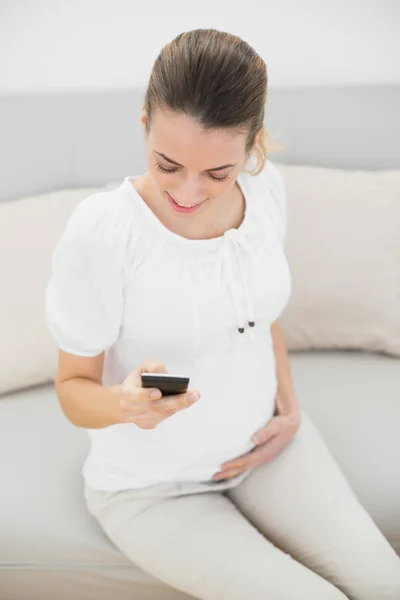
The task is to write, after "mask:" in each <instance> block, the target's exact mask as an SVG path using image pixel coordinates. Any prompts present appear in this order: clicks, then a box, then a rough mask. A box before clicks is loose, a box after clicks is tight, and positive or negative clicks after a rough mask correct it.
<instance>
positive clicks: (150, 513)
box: [85, 413, 400, 600]
mask: <svg viewBox="0 0 400 600" xmlns="http://www.w3.org/2000/svg"><path fill="white" fill-rule="evenodd" d="M85 497H86V502H87V507H88V510H89V512H90V513H91V514H92V515H94V516H95V517H96V519H97V520H98V522H99V524H100V526H101V527H102V529H103V530H104V532H105V533H106V535H107V536H108V537H109V539H110V540H111V541H112V542H113V543H114V544H115V546H117V547H118V548H119V549H120V550H121V552H122V553H123V554H125V555H126V556H127V557H128V558H129V559H130V560H131V561H133V562H134V563H135V564H136V565H138V566H139V567H141V568H142V569H143V570H145V571H147V572H148V573H151V574H152V575H153V576H155V577H157V578H158V579H160V580H162V581H163V582H164V583H166V584H168V585H170V586H172V587H175V588H177V589H179V590H181V591H183V592H186V593H187V594H189V595H192V596H193V597H194V598H199V599H204V600H211V599H212V600H345V599H346V598H348V599H351V600H399V599H400V559H399V557H398V556H397V554H396V553H395V552H394V550H393V548H392V547H391V546H390V544H389V543H388V542H387V540H386V539H385V538H384V537H383V535H382V533H381V532H380V531H379V529H378V528H377V526H376V525H375V523H374V522H373V521H372V519H371V517H370V516H369V515H368V513H367V512H366V511H365V509H364V508H363V507H362V506H361V504H360V503H359V501H358V499H357V498H356V496H355V495H354V493H353V492H352V490H351V489H350V487H349V485H348V483H347V482H346V480H345V478H344V476H343V474H342V472H341V470H340V469H339V467H338V465H337V463H336V462H335V461H334V459H333V457H332V456H331V454H330V453H329V451H328V449H327V447H326V445H325V444H324V442H323V440H322V439H321V437H320V435H319V433H318V432H317V430H316V429H315V427H314V425H313V423H312V421H311V420H310V418H309V417H308V416H307V415H305V414H304V413H303V414H302V422H301V426H300V429H299V430H298V432H297V434H296V436H295V438H294V439H293V441H292V442H291V443H290V444H289V445H288V446H287V447H286V448H285V449H284V450H283V451H282V452H281V453H280V454H279V455H278V456H277V457H276V458H275V459H274V460H272V461H271V462H270V463H268V464H265V465H262V466H260V467H257V468H255V469H254V470H252V471H251V472H250V473H249V474H247V476H246V477H245V478H244V479H243V478H241V479H239V480H237V481H230V482H228V481H226V482H219V483H218V484H216V483H212V482H209V483H201V484H178V483H177V484H172V485H169V484H168V485H167V484H165V485H159V486H153V487H151V488H147V489H145V490H126V491H121V492H103V491H98V490H93V489H90V488H89V487H88V486H86V488H85Z"/></svg>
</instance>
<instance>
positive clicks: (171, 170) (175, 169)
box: [157, 163, 230, 181]
mask: <svg viewBox="0 0 400 600" xmlns="http://www.w3.org/2000/svg"><path fill="white" fill-rule="evenodd" d="M157 169H158V170H159V171H160V172H161V173H165V174H166V175H167V174H168V173H176V172H177V171H178V168H177V167H175V168H174V169H165V168H164V167H162V166H161V165H160V164H159V163H157ZM229 175H230V174H229V173H228V175H225V176H224V177H214V175H211V173H208V176H209V177H210V179H212V180H213V181H226V180H227V179H229Z"/></svg>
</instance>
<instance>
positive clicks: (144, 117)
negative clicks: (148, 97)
mask: <svg viewBox="0 0 400 600" xmlns="http://www.w3.org/2000/svg"><path fill="white" fill-rule="evenodd" d="M140 123H141V125H142V129H143V133H144V135H145V137H146V134H147V132H146V123H147V113H146V109H145V106H144V104H143V105H142V114H141V115H140Z"/></svg>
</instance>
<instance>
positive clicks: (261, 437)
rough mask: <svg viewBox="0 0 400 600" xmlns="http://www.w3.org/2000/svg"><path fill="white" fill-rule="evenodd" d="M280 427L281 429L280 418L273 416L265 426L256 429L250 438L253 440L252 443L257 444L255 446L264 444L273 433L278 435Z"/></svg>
mask: <svg viewBox="0 0 400 600" xmlns="http://www.w3.org/2000/svg"><path fill="white" fill-rule="evenodd" d="M281 429H282V423H281V418H280V417H273V418H272V419H271V421H270V422H269V423H268V425H266V427H263V428H262V429H260V430H259V431H257V433H255V434H254V435H253V437H252V438H251V439H252V441H253V442H254V444H257V446H259V445H261V444H265V443H266V442H268V441H269V440H270V439H272V438H273V437H274V436H275V435H278V433H279V432H280V431H281Z"/></svg>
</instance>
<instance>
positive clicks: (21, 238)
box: [0, 86, 400, 600]
mask: <svg viewBox="0 0 400 600" xmlns="http://www.w3.org/2000/svg"><path fill="white" fill-rule="evenodd" d="M141 100H142V91H141V90H137V91H130V92H123V93H100V92H98V93H85V94H64V93H61V94H54V95H50V94H49V95H46V94H43V95H40V94H39V95H33V96H28V95H27V96H15V97H13V96H9V97H4V98H2V99H0V129H1V130H2V132H3V136H2V139H1V141H0V160H1V164H2V166H3V169H2V172H1V175H0V274H1V279H0V281H1V294H0V357H1V363H0V364H1V367H0V490H1V491H0V599H4V600H25V599H29V600H36V599H37V600H54V598H58V599H59V600H72V599H79V600H92V599H93V600H94V599H96V600H103V599H104V600H109V599H111V598H118V600H125V599H126V600H128V599H130V600H132V599H133V598H135V599H137V600H184V599H188V598H189V596H187V595H186V594H183V593H180V592H178V591H176V590H173V589H170V588H168V587H166V586H165V585H164V584H163V583H162V582H160V581H158V580H156V579H155V578H154V577H152V576H150V575H149V574H147V573H144V572H143V571H141V570H140V569H139V568H138V567H136V566H135V565H133V564H132V563H130V562H129V561H128V560H127V559H126V558H125V557H124V556H123V555H122V554H121V553H120V552H119V551H118V550H117V549H116V548H115V547H114V546H113V544H112V543H111V542H110V541H109V540H108V539H107V538H106V536H105V535H104V533H103V532H102V530H101V529H100V527H99V525H98V524H97V522H96V521H95V520H94V518H93V517H92V516H91V515H90V514H89V513H88V511H87V509H86V506H85V503H84V498H83V480H82V476H81V468H82V464H83V461H84V459H85V456H86V454H87V451H88V444H89V441H88V437H87V434H86V432H85V431H84V430H82V429H79V428H77V427H75V426H73V425H72V424H71V423H70V422H69V421H68V420H67V419H66V417H65V416H64V414H63V413H62V410H61V408H60V406H59V403H58V400H57V397H56V394H55V391H54V386H53V380H54V376H55V372H56V365H57V348H56V346H55V343H54V341H53V340H52V338H51V336H50V334H49V332H48V331H47V328H46V323H45V315H44V304H43V293H44V286H45V284H46V281H47V279H48V277H49V274H50V269H51V255H52V251H53V250H54V247H55V244H56V242H57V240H58V238H59V236H60V234H61V231H62V229H63V227H64V225H65V222H66V220H67V218H68V215H69V214H70V213H71V211H72V210H73V208H74V207H75V206H76V205H77V204H78V203H79V202H80V201H81V200H82V199H83V198H84V197H85V196H87V195H89V194H90V193H93V192H94V191H99V190H100V191H101V190H102V189H104V190H105V189H109V188H110V186H111V187H112V186H116V185H118V183H119V182H120V180H121V179H122V178H123V177H125V176H126V175H134V174H137V173H138V172H141V171H142V170H143V169H144V168H145V162H144V160H145V156H144V149H143V143H142V137H141V130H140V125H139V114H140V104H141ZM398 106H400V87H398V86H377V87H369V86H361V87H357V86H354V87H351V86H350V87H332V88H293V89H290V88H285V89H271V90H270V92H269V98H268V110H267V120H268V123H269V130H270V132H271V134H272V135H274V136H275V139H278V141H279V142H280V143H282V144H283V145H284V149H283V150H281V151H280V153H278V154H277V155H276V157H271V160H273V161H274V162H275V164H277V166H278V168H280V169H281V171H282V173H283V176H284V179H285V183H286V187H287V202H288V208H289V223H288V234H287V242H286V243H287V253H288V259H289V264H290V265H291V267H292V273H293V292H292V298H291V300H290V303H289V305H288V307H287V309H286V310H285V312H284V314H283V315H282V319H281V325H282V329H283V332H284V335H285V339H286V341H287V345H288V348H289V355H290V364H291V368H292V374H293V379H294V384H295V389H296V392H297V396H298V399H299V403H300V405H301V407H302V409H303V410H305V411H306V412H308V414H309V415H310V416H311V418H312V419H313V421H314V422H315V424H316V425H317V427H318V429H319V430H320V432H321V433H322V435H323V437H324V439H325V441H326V443H327V444H328V446H329V448H330V450H331V452H332V453H333V455H334V456H335V458H336V459H337V461H338V463H339V465H340V466H341V468H342V470H343V471H344V473H345V475H346V476H347V478H348V479H349V481H350V483H351V485H352V487H353V489H354V490H355V492H356V494H357V495H358V497H359V498H360V500H361V502H362V503H363V505H364V506H365V507H366V509H367V510H368V511H369V512H370V514H371V515H372V517H373V519H374V520H375V522H376V523H377V525H378V526H379V527H380V529H381V531H382V532H383V534H384V535H385V536H386V537H387V539H388V540H389V542H390V543H391V544H392V545H393V547H394V548H395V550H396V551H397V552H398V553H399V554H400V171H399V169H400V130H399V128H400V126H399V120H398V118H397V108H396V107H398ZM327 115H329V118H328V117H327ZM227 535H229V532H227Z"/></svg>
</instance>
